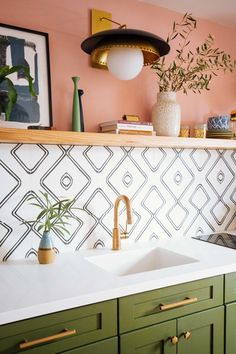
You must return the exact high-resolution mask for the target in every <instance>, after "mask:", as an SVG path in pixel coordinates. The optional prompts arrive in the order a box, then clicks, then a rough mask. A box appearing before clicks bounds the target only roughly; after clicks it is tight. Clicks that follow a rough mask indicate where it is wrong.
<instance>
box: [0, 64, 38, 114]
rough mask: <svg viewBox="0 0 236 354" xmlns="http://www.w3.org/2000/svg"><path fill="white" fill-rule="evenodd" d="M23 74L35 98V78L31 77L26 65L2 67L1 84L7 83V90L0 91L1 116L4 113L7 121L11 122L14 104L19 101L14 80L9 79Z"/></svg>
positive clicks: (0, 70) (0, 67) (0, 73)
mask: <svg viewBox="0 0 236 354" xmlns="http://www.w3.org/2000/svg"><path fill="white" fill-rule="evenodd" d="M19 72H22V73H23V74H24V78H25V79H26V80H27V81H28V84H29V92H30V93H31V95H32V96H35V91H34V86H33V78H32V77H31V76H30V71H29V68H28V67H27V66H24V65H15V66H12V67H10V66H8V65H4V66H0V84H2V83H6V88H7V90H2V91H0V114H1V113H2V112H4V113H5V115H6V120H7V121H9V120H10V115H11V112H12V109H13V106H14V104H15V103H16V101H17V92H16V89H15V86H14V83H13V82H12V80H11V79H10V78H9V77H8V76H9V75H11V74H13V73H19Z"/></svg>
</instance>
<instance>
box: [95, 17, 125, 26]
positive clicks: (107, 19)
mask: <svg viewBox="0 0 236 354" xmlns="http://www.w3.org/2000/svg"><path fill="white" fill-rule="evenodd" d="M103 20H106V21H110V22H112V23H115V24H116V25H118V26H119V28H126V27H127V26H126V25H122V24H121V23H119V22H116V21H113V20H111V19H110V18H107V17H105V16H103V17H101V18H100V21H103Z"/></svg>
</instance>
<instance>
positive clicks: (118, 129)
mask: <svg viewBox="0 0 236 354" xmlns="http://www.w3.org/2000/svg"><path fill="white" fill-rule="evenodd" d="M99 129H100V132H101V133H110V134H138V135H156V132H154V130H153V125H152V123H150V122H140V121H129V120H112V121H109V122H104V123H100V124H99Z"/></svg>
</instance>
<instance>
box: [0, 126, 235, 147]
mask: <svg viewBox="0 0 236 354" xmlns="http://www.w3.org/2000/svg"><path fill="white" fill-rule="evenodd" d="M0 143H10V144H16V143H17V144H18V143H21V144H23V143H24V144H44V145H85V146H87V145H92V146H132V147H157V148H158V147H162V148H185V149H230V150H234V149H236V140H234V139H197V138H175V137H165V136H146V135H119V134H102V133H77V132H71V131H56V130H27V129H13V128H2V129H1V128H0Z"/></svg>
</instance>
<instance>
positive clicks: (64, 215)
mask: <svg viewBox="0 0 236 354" xmlns="http://www.w3.org/2000/svg"><path fill="white" fill-rule="evenodd" d="M40 193H41V195H42V197H43V200H42V204H41V202H39V198H38V196H37V195H32V196H30V197H29V198H28V201H30V205H32V206H35V207H37V208H39V209H40V212H39V213H38V215H37V216H36V218H35V219H34V220H31V221H27V220H24V223H27V224H30V225H33V224H36V229H37V231H42V232H43V234H42V238H41V241H40V243H39V248H38V260H39V263H40V264H49V263H52V262H53V261H54V259H55V251H54V246H53V242H52V239H51V234H50V232H51V230H55V231H57V232H58V233H59V234H60V235H61V236H63V235H64V234H65V233H68V234H69V231H68V230H67V226H68V225H69V222H68V221H69V219H77V217H76V216H74V215H73V214H71V213H70V210H71V209H72V205H73V204H74V202H75V200H74V199H72V200H70V199H62V200H59V201H57V202H55V203H53V202H52V201H51V200H50V199H49V195H48V193H46V192H41V191H40ZM73 209H75V208H73ZM76 209H79V208H76Z"/></svg>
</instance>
